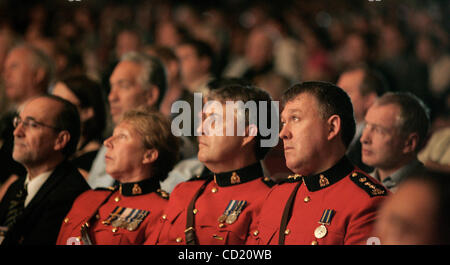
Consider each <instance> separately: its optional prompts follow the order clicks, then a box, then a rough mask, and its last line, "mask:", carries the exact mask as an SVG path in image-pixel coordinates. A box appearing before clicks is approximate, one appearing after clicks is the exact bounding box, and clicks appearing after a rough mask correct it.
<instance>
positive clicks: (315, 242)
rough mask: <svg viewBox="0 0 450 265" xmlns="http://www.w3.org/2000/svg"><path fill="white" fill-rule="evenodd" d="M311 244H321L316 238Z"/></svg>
mask: <svg viewBox="0 0 450 265" xmlns="http://www.w3.org/2000/svg"><path fill="white" fill-rule="evenodd" d="M311 245H313V246H315V245H319V242H317V241H316V240H314V241H313V242H311Z"/></svg>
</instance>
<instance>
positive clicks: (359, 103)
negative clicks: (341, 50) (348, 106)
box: [337, 70, 367, 122]
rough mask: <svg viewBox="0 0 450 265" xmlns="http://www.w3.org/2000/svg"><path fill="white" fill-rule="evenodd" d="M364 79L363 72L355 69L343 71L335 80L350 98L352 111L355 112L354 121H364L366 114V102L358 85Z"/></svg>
mask: <svg viewBox="0 0 450 265" xmlns="http://www.w3.org/2000/svg"><path fill="white" fill-rule="evenodd" d="M363 79H364V72H363V71H362V70H356V71H351V72H346V73H343V74H342V75H341V76H340V77H339V80H338V82H337V85H338V87H340V88H342V89H344V91H345V92H347V94H348V96H349V97H350V99H351V100H352V105H353V112H354V114H355V119H356V122H361V121H364V115H365V114H366V111H367V109H366V106H365V105H366V104H365V102H364V100H365V99H364V97H363V96H362V95H361V90H360V86H361V83H362V81H363Z"/></svg>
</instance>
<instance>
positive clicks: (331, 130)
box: [327, 114, 341, 141]
mask: <svg viewBox="0 0 450 265" xmlns="http://www.w3.org/2000/svg"><path fill="white" fill-rule="evenodd" d="M327 124H328V137H327V139H328V140H329V141H330V140H331V139H333V138H334V137H336V136H337V135H338V134H339V132H340V131H341V117H339V115H336V114H335V115H331V117H330V118H328V121H327Z"/></svg>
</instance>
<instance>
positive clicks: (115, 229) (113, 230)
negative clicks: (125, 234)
mask: <svg viewBox="0 0 450 265" xmlns="http://www.w3.org/2000/svg"><path fill="white" fill-rule="evenodd" d="M117 230H119V228H117V227H114V228H113V229H112V230H111V231H112V232H113V233H115V232H117Z"/></svg>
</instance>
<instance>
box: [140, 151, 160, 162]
mask: <svg viewBox="0 0 450 265" xmlns="http://www.w3.org/2000/svg"><path fill="white" fill-rule="evenodd" d="M158 155H159V153H158V150H156V149H148V150H147V151H145V153H144V158H143V159H142V164H151V163H153V162H155V161H156V159H158Z"/></svg>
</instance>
